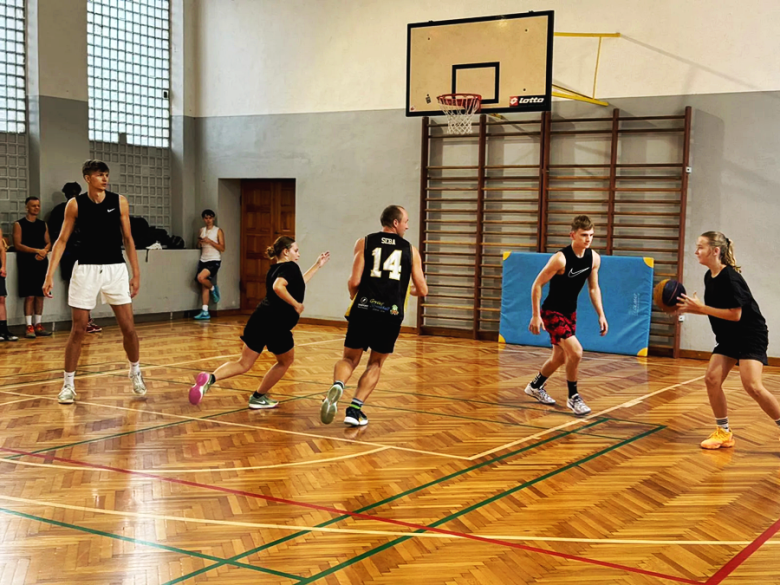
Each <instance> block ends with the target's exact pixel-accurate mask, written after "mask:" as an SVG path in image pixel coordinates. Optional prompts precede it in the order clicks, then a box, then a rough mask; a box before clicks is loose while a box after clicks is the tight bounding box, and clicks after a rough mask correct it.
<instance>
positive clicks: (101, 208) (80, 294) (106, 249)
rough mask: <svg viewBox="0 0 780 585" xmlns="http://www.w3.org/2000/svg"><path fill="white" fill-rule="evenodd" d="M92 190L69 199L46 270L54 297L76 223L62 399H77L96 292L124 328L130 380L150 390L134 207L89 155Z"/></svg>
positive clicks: (137, 389) (47, 288)
mask: <svg viewBox="0 0 780 585" xmlns="http://www.w3.org/2000/svg"><path fill="white" fill-rule="evenodd" d="M82 174H83V175H84V180H85V181H86V183H87V186H88V187H87V193H83V194H81V195H79V196H77V197H74V198H73V199H71V200H70V201H68V204H67V206H66V207H65V220H64V221H63V223H62V230H61V231H60V236H59V238H57V242H56V243H55V244H54V248H53V249H52V257H51V263H50V264H49V271H48V272H47V274H46V281H45V283H44V285H43V292H44V294H45V295H46V296H47V297H51V296H52V295H51V289H52V282H53V277H54V271H55V270H56V269H57V266H58V265H59V263H60V259H61V258H62V254H63V252H64V251H65V245H66V244H67V242H68V238H69V237H70V235H71V234H72V233H73V229H74V227H75V226H78V228H79V234H80V238H81V239H80V244H79V247H78V250H77V253H76V257H77V260H76V264H75V266H74V268H73V276H71V279H70V288H69V292H68V305H70V307H71V312H72V315H73V320H72V326H71V330H70V337H69V338H68V343H67V345H66V346H65V380H64V382H63V384H62V390H61V391H60V394H59V396H58V400H59V403H60V404H73V402H74V401H75V399H76V397H77V396H76V389H75V384H74V377H75V375H76V366H77V365H78V362H79V355H80V354H81V344H82V342H83V341H84V335H85V334H86V332H87V323H88V322H89V312H90V311H91V310H92V309H94V308H95V304H96V299H97V295H98V294H100V296H101V299H102V301H103V302H105V303H108V304H109V305H111V309H113V311H114V315H115V316H116V320H117V322H118V323H119V328H120V329H121V331H122V344H123V345H124V348H125V353H127V359H129V360H130V374H129V377H130V380H131V381H132V384H133V393H134V394H135V395H136V396H143V395H144V394H146V385H145V384H144V379H143V376H142V375H141V367H140V364H139V359H140V356H139V347H138V335H137V334H136V332H135V324H134V323H133V305H132V304H131V303H132V300H131V299H132V298H133V297H134V296H135V295H136V294H138V288H139V287H140V285H141V275H140V272H139V269H138V255H137V254H136V251H135V243H134V242H133V236H132V235H131V233H130V206H129V205H128V203H127V199H125V198H124V197H123V196H122V195H117V194H116V193H112V192H111V191H106V187H107V186H108V165H106V163H104V162H102V161H99V160H88V161H87V162H85V163H84V166H83V167H82ZM123 243H124V246H125V250H126V251H127V259H128V260H129V261H130V267H131V268H132V270H133V278H129V277H128V273H127V266H126V265H125V261H124V258H123V257H122V244H123Z"/></svg>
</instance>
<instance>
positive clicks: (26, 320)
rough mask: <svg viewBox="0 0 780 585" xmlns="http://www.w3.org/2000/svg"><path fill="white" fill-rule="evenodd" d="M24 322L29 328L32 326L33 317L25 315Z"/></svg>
mask: <svg viewBox="0 0 780 585" xmlns="http://www.w3.org/2000/svg"><path fill="white" fill-rule="evenodd" d="M24 322H25V323H27V326H28V327H31V326H32V315H25V316H24Z"/></svg>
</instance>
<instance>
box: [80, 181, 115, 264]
mask: <svg viewBox="0 0 780 585" xmlns="http://www.w3.org/2000/svg"><path fill="white" fill-rule="evenodd" d="M76 204H77V205H78V210H79V215H78V217H77V218H76V227H77V228H78V230H79V247H78V252H77V259H78V262H79V264H124V262H125V259H124V258H123V257H122V222H121V219H120V217H121V216H120V213H121V212H120V210H119V195H117V194H116V193H112V192H111V191H106V196H105V197H104V198H103V201H101V202H100V203H95V202H94V201H92V199H90V198H89V195H88V194H86V193H82V194H81V195H79V196H78V197H76Z"/></svg>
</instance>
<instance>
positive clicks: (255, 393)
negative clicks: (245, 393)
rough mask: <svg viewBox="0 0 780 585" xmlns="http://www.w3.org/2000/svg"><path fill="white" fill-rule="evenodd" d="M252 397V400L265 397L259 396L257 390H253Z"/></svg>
mask: <svg viewBox="0 0 780 585" xmlns="http://www.w3.org/2000/svg"><path fill="white" fill-rule="evenodd" d="M252 396H253V397H254V398H262V397H263V396H265V394H260V393H259V392H258V391H257V390H255V391H254V393H253V394H252Z"/></svg>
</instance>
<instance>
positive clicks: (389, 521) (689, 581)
mask: <svg viewBox="0 0 780 585" xmlns="http://www.w3.org/2000/svg"><path fill="white" fill-rule="evenodd" d="M0 451H6V452H8V453H15V454H16V455H25V456H28V457H37V458H38V459H46V460H49V461H62V462H64V463H73V464H75V465H82V466H84V467H89V468H92V469H104V470H106V471H115V472H118V473H125V474H127V475H137V476H139V477H146V478H150V479H156V480H160V481H167V482H169V483H176V484H180V485H186V486H191V487H197V488H204V489H208V490H214V491H219V492H224V493H227V494H233V495H239V496H246V497H248V498H257V499H260V500H266V501H268V502H275V503H278V504H287V505H290V506H299V507H303V508H309V509H312V510H320V511H324V512H329V513H331V514H336V515H339V516H351V517H352V518H358V519H360V520H374V521H376V522H384V523H387V524H395V525H397V526H404V527H406V528H413V529H415V530H422V531H425V532H435V533H438V534H444V535H447V536H453V537H457V538H467V539H469V540H476V541H478V542H485V543H488V544H497V545H500V546H505V547H509V548H515V549H519V550H524V551H529V552H535V553H540V554H545V555H549V556H553V557H558V558H562V559H566V560H569V561H579V562H581V563H588V564H591V565H598V566H600V567H606V568H608V569H617V570H620V571H628V572H631V573H638V574H640V575H648V576H650V577H658V578H659V579H668V580H670V581H676V582H678V583H687V584H689V585H710V584H709V582H707V583H704V582H702V581H694V580H692V579H686V578H683V577H675V576H673V575H665V574H663V573H656V572H655V571H647V570H645V569H638V568H636V567H628V566H626V565H619V564H616V563H610V562H607V561H598V560H595V559H589V558H587V557H580V556H577V555H570V554H567V553H561V552H557V551H552V550H547V549H543V548H536V547H534V546H528V545H525V544H519V543H516V542H508V541H505V540H499V539H495V538H487V537H484V536H477V535H475V534H466V533H463V532H454V531H451V530H444V529H442V528H434V527H430V526H424V525H422V524H414V523H412V522H405V521H403V520H394V519H392V518H384V517H382V516H372V515H371V514H361V513H359V512H349V511H346V510H339V509H337V508H329V507H327V506H320V505H318V504H309V503H307V502H298V501H295V500H287V499H285V498H277V497H275V496H266V495H263V494H256V493H253V492H245V491H242V490H234V489H231V488H225V487H221V486H216V485H208V484H203V483H197V482H194V481H188V480H186V479H176V478H173V477H161V476H159V475H155V474H152V473H144V472H143V471H132V470H130V469H122V468H120V467H110V466H108V465H100V464H96V463H87V462H85V461H77V460H75V459H67V458H65V457H56V456H54V455H46V454H42V453H30V452H28V451H21V450H19V449H11V448H9V447H0ZM0 463H2V461H0ZM215 471H218V470H215Z"/></svg>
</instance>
